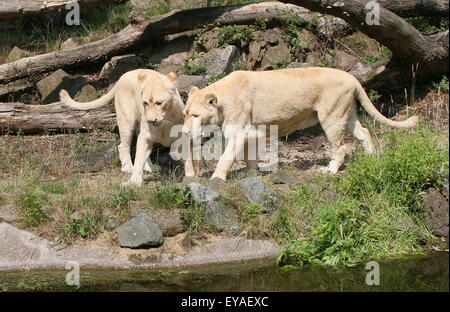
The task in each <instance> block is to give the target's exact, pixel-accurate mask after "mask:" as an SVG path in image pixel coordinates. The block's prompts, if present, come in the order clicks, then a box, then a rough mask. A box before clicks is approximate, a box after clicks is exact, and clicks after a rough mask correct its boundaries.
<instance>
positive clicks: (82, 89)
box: [36, 69, 97, 104]
mask: <svg viewBox="0 0 450 312" xmlns="http://www.w3.org/2000/svg"><path fill="white" fill-rule="evenodd" d="M36 88H37V90H38V92H39V94H40V95H41V99H42V103H43V104H50V103H54V102H58V101H59V92H60V91H61V90H62V89H64V90H67V92H69V94H70V96H71V97H72V98H74V99H75V100H79V101H92V100H95V99H97V91H96V90H95V88H94V87H92V86H91V85H89V84H88V82H87V81H86V79H84V78H83V77H80V76H71V75H69V74H67V73H66V72H65V71H63V70H62V69H59V70H57V71H55V72H54V73H52V74H51V75H49V76H48V77H46V78H44V79H42V80H41V81H39V82H38V83H37V84H36Z"/></svg>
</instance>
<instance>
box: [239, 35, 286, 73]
mask: <svg viewBox="0 0 450 312" xmlns="http://www.w3.org/2000/svg"><path fill="white" fill-rule="evenodd" d="M253 36H254V40H252V41H251V42H250V44H249V48H248V51H249V52H248V55H247V59H248V64H249V67H250V68H252V69H253V70H268V69H274V68H276V67H278V66H279V65H281V64H286V63H289V62H290V60H291V50H290V48H289V45H288V44H287V42H286V41H285V40H283V33H282V31H281V30H280V29H278V28H273V29H268V30H266V31H255V32H253Z"/></svg>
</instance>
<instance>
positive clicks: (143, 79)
mask: <svg viewBox="0 0 450 312" xmlns="http://www.w3.org/2000/svg"><path fill="white" fill-rule="evenodd" d="M145 79H147V73H140V74H139V75H138V81H139V83H143V82H144V81H145Z"/></svg>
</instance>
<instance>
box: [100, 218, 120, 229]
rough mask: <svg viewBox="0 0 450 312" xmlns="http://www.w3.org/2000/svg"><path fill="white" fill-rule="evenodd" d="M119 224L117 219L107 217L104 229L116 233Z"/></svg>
mask: <svg viewBox="0 0 450 312" xmlns="http://www.w3.org/2000/svg"><path fill="white" fill-rule="evenodd" d="M118 226H119V224H117V219H116V218H115V217H107V221H106V223H105V226H104V229H105V230H106V231H108V232H112V231H114V230H115V229H116V228H117V227H118Z"/></svg>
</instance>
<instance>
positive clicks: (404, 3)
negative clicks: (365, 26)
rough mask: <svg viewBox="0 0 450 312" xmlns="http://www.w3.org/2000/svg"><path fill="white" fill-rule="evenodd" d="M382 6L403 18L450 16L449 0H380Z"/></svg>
mask: <svg viewBox="0 0 450 312" xmlns="http://www.w3.org/2000/svg"><path fill="white" fill-rule="evenodd" d="M377 2H379V3H380V5H381V6H382V7H383V8H385V9H388V10H389V11H391V12H393V13H395V14H397V15H398V16H401V17H415V16H441V17H445V16H447V15H448V0H401V1H399V0H378V1H377Z"/></svg>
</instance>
